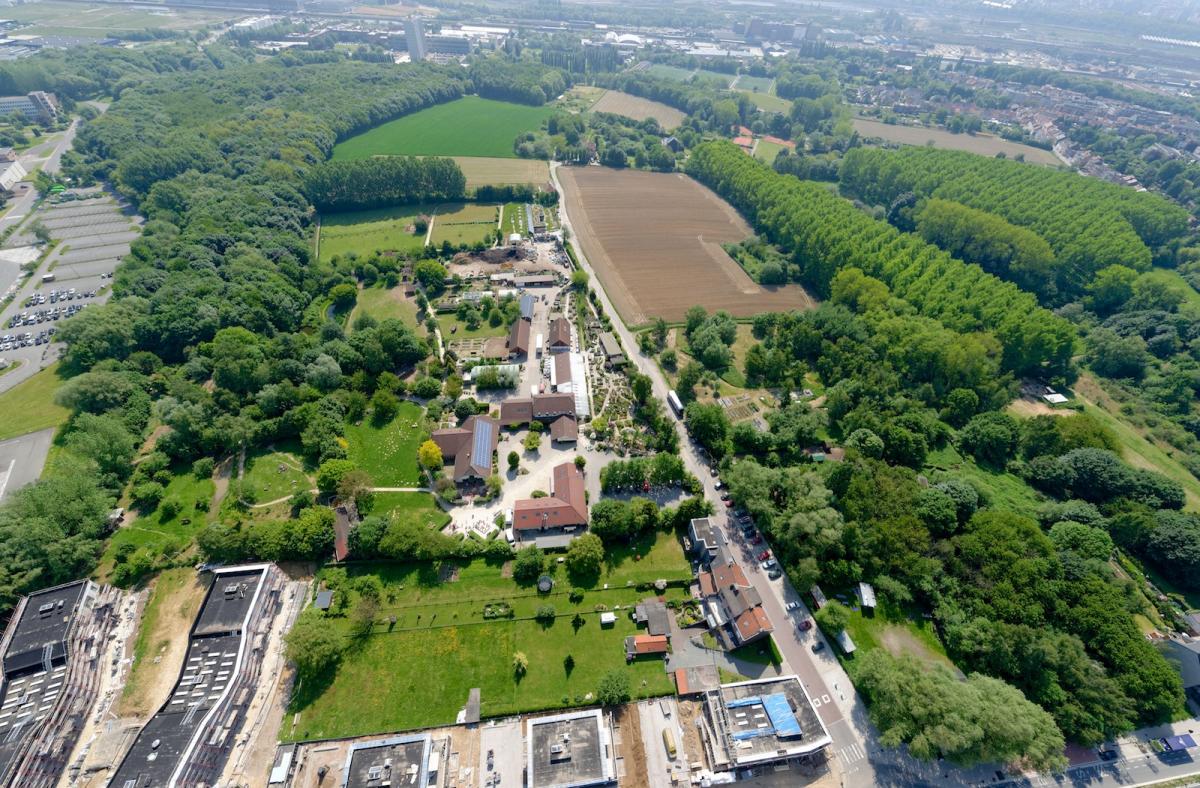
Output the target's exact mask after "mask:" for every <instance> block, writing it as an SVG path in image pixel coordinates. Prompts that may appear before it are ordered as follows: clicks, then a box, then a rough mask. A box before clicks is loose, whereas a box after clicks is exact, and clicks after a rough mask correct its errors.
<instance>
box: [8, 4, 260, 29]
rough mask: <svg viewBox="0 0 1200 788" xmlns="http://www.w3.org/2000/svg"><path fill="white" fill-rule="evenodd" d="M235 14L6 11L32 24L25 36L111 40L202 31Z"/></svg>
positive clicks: (43, 7)
mask: <svg viewBox="0 0 1200 788" xmlns="http://www.w3.org/2000/svg"><path fill="white" fill-rule="evenodd" d="M238 15H239V14H238V13H237V12H235V11H229V12H222V11H209V10H186V11H184V10H179V9H168V8H165V7H163V8H148V7H146V6H138V7H132V6H131V7H128V8H125V7H122V6H117V5H110V4H108V3H97V4H95V5H88V4H85V3H59V2H40V3H29V4H25V5H21V6H13V7H11V8H9V9H8V10H7V11H5V14H4V18H5V19H13V20H16V21H18V22H29V23H32V25H33V27H29V28H23V29H21V30H20V31H19V32H20V33H21V34H22V35H37V36H78V37H80V38H107V37H108V36H111V35H119V34H121V33H132V32H141V31H143V30H146V29H147V28H155V29H165V30H199V29H200V28H202V27H204V26H205V25H209V24H212V23H213V22H218V21H221V20H224V19H230V18H233V17H237V16H238Z"/></svg>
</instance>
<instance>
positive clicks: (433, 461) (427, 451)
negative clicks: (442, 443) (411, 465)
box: [417, 440, 442, 470]
mask: <svg viewBox="0 0 1200 788" xmlns="http://www.w3.org/2000/svg"><path fill="white" fill-rule="evenodd" d="M417 460H418V461H419V462H420V463H421V465H422V466H424V467H426V468H429V469H430V470H437V469H438V468H441V467H442V450H441V449H440V448H439V447H438V445H437V444H436V443H434V442H433V441H432V440H427V441H425V442H424V443H422V444H421V448H419V449H417Z"/></svg>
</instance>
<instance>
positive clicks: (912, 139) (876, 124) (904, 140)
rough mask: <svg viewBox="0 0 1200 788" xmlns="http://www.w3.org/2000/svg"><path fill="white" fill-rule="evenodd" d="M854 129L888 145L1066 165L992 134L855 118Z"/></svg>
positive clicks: (1039, 151)
mask: <svg viewBox="0 0 1200 788" xmlns="http://www.w3.org/2000/svg"><path fill="white" fill-rule="evenodd" d="M854 130H855V131H857V132H858V133H859V134H861V135H862V136H864V137H881V138H882V139H885V140H887V141H888V142H898V143H900V144H902V145H927V144H929V143H930V142H932V143H933V147H935V148H944V149H947V150H965V151H967V152H968V153H978V154H980V155H981V156H995V155H996V154H997V153H1003V154H1004V155H1005V156H1008V157H1009V158H1010V159H1012V158H1016V156H1017V155H1018V154H1024V155H1025V161H1027V162H1029V163H1030V164H1045V165H1046V166H1048V167H1057V166H1059V165H1060V164H1062V163H1063V162H1062V160H1061V159H1059V158H1058V157H1057V156H1055V155H1054V154H1053V153H1051V152H1050V151H1048V150H1042V149H1041V148H1035V147H1033V146H1032V145H1022V144H1021V143H1019V142H1009V141H1008V140H1006V139H1002V138H1000V137H994V136H992V135H991V134H954V133H952V132H949V131H946V130H945V129H929V128H925V127H924V126H901V125H893V124H890V123H883V122H882V121H878V120H870V119H867V118H855V119H854Z"/></svg>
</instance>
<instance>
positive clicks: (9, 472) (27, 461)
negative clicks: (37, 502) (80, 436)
mask: <svg viewBox="0 0 1200 788" xmlns="http://www.w3.org/2000/svg"><path fill="white" fill-rule="evenodd" d="M54 431H55V428H54V427H50V428H48V429H44V430H39V431H37V432H31V433H29V434H28V435H22V436H20V437H19V438H11V439H9V440H6V441H3V442H0V501H3V500H4V499H5V498H6V497H7V496H10V495H12V494H13V492H15V491H16V490H19V489H21V488H22V487H24V486H25V485H27V484H32V483H33V482H35V481H37V478H38V477H39V476H41V475H42V468H43V467H45V465H46V456H47V455H48V454H49V453H50V444H51V443H52V442H53V440H54Z"/></svg>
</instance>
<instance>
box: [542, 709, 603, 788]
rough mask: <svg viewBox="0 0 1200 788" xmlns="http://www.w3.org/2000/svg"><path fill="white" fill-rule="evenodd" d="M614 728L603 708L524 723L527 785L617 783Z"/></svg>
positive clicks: (575, 787) (580, 787) (577, 787)
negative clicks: (613, 741) (614, 758)
mask: <svg viewBox="0 0 1200 788" xmlns="http://www.w3.org/2000/svg"><path fill="white" fill-rule="evenodd" d="M612 740H613V736H612V725H611V723H610V722H609V719H608V717H607V716H606V715H605V714H604V712H602V711H601V710H600V709H591V710H589V711H577V712H572V713H568V714H556V715H553V716H550V717H531V718H530V719H528V720H526V721H525V746H526V753H525V758H526V761H525V763H526V769H527V772H526V773H527V780H526V785H527V786H528V787H529V788H567V786H570V788H587V786H592V785H610V784H612V783H615V782H616V781H617V777H616V769H615V768H614V763H613V745H612Z"/></svg>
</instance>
